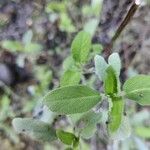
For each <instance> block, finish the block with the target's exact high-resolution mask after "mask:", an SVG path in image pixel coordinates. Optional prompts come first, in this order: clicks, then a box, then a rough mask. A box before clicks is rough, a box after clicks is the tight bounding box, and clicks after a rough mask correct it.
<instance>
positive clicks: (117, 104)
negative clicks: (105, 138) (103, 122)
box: [108, 97, 124, 133]
mask: <svg viewBox="0 0 150 150" xmlns="http://www.w3.org/2000/svg"><path fill="white" fill-rule="evenodd" d="M112 103H113V106H112V108H111V111H110V112H109V121H108V122H109V123H108V131H109V133H115V132H116V131H117V130H118V128H119V127H120V124H121V121H122V116H123V111H124V101H123V100H122V98H121V97H113V98H112Z"/></svg>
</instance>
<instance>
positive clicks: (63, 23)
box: [59, 13, 75, 32]
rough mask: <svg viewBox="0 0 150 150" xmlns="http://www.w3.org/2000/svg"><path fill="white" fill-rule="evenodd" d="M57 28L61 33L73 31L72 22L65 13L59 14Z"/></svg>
mask: <svg viewBox="0 0 150 150" xmlns="http://www.w3.org/2000/svg"><path fill="white" fill-rule="evenodd" d="M59 28H60V29H61V31H66V32H74V31H75V27H74V25H73V23H72V20H71V19H70V18H69V16H68V14H67V13H61V14H60V24H59Z"/></svg>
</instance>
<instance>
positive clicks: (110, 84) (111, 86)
mask: <svg viewBox="0 0 150 150" xmlns="http://www.w3.org/2000/svg"><path fill="white" fill-rule="evenodd" d="M106 73H107V74H106V76H105V81H104V89H105V93H106V94H108V95H110V96H112V95H113V94H115V93H117V92H118V84H117V82H118V81H117V77H116V74H115V71H114V69H113V68H112V66H109V67H108V68H107V69H106Z"/></svg>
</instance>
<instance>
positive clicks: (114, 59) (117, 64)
mask: <svg viewBox="0 0 150 150" xmlns="http://www.w3.org/2000/svg"><path fill="white" fill-rule="evenodd" d="M108 63H109V65H111V66H112V67H113V69H114V70H115V72H116V74H117V76H118V77H119V75H120V70H121V60H120V57H119V55H118V53H112V54H111V55H110V56H109V58H108Z"/></svg>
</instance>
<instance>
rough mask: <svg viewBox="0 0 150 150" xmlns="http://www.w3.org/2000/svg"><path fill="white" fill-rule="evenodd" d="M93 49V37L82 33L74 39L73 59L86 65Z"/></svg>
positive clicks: (72, 46) (72, 47)
mask: <svg viewBox="0 0 150 150" xmlns="http://www.w3.org/2000/svg"><path fill="white" fill-rule="evenodd" d="M90 49H91V36H90V34H89V33H87V32H85V31H80V32H79V33H78V34H77V35H76V37H75V38H74V40H73V42H72V45H71V50H72V56H73V59H74V60H75V61H76V62H77V63H85V62H86V61H87V59H88V55H89V52H90Z"/></svg>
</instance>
